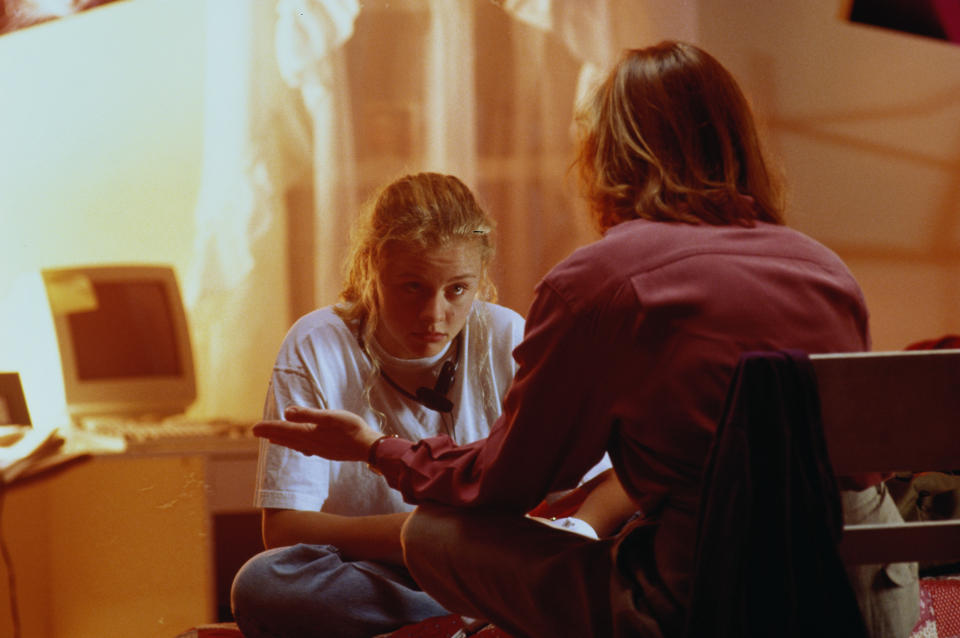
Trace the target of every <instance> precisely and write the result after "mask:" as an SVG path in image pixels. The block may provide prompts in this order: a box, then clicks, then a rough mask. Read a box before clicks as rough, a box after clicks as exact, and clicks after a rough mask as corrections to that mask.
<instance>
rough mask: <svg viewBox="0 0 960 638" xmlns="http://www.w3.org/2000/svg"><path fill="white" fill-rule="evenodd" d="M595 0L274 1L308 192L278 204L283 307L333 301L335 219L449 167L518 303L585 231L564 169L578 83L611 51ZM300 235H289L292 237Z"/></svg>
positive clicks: (337, 266)
mask: <svg viewBox="0 0 960 638" xmlns="http://www.w3.org/2000/svg"><path fill="white" fill-rule="evenodd" d="M608 4H609V3H608V1H607V0H565V1H559V0H558V1H555V2H550V1H547V0H537V1H530V2H526V1H523V0H520V1H506V2H502V3H495V2H491V1H490V0H464V1H457V2H449V1H447V0H368V1H365V2H363V3H362V5H361V4H360V3H358V2H355V1H349V0H326V1H318V0H312V1H311V0H281V2H279V4H278V5H277V33H276V42H277V51H278V60H279V64H280V68H281V71H282V73H283V75H284V78H285V80H286V81H287V82H288V83H289V84H290V85H291V86H292V87H295V88H297V89H299V90H300V92H301V94H302V96H303V102H304V105H305V107H306V110H307V111H308V113H309V116H310V120H311V122H312V132H313V151H312V158H311V161H312V166H313V178H312V197H309V198H305V197H300V198H297V200H296V201H295V202H288V203H289V204H291V205H292V206H293V207H297V206H299V207H301V208H302V207H306V206H309V207H310V208H311V209H312V212H313V215H312V216H309V217H308V216H306V215H303V214H302V213H301V214H298V213H297V212H296V211H292V212H291V215H292V217H291V219H295V220H299V221H296V222H294V226H296V227H299V228H300V229H301V230H302V231H304V232H305V233H306V234H307V235H309V236H310V237H311V238H312V241H311V242H303V241H301V242H300V243H299V244H298V245H297V246H296V247H295V248H294V250H293V252H292V254H291V260H292V263H293V264H294V267H293V268H294V270H298V269H299V270H302V269H303V268H309V269H310V272H311V274H312V275H311V278H310V281H309V282H308V285H301V286H299V288H297V287H295V289H294V291H293V294H295V295H296V297H297V299H296V303H295V311H296V312H305V311H307V310H309V309H310V308H312V307H316V306H319V305H325V304H328V303H331V302H333V301H335V299H336V295H337V293H338V291H339V288H340V276H341V263H342V261H343V259H344V257H345V255H346V250H347V247H348V242H347V239H346V238H347V231H348V228H349V226H350V224H351V222H352V221H353V219H354V218H355V216H356V213H357V211H358V207H359V205H360V204H361V203H362V202H363V201H364V200H366V199H367V198H368V197H369V196H370V195H371V194H372V193H373V192H374V191H375V190H376V189H377V188H378V187H379V186H380V185H382V184H384V183H386V182H389V181H390V180H392V179H394V178H395V177H397V176H399V175H401V174H404V173H408V172H416V171H422V170H430V171H439V172H445V173H452V174H455V175H457V176H458V177H460V178H461V179H463V180H464V181H465V182H466V183H467V184H468V185H469V186H470V187H471V188H473V189H474V191H475V192H476V193H477V194H478V196H479V197H480V199H481V201H482V203H483V204H484V205H485V206H486V207H487V209H488V210H489V211H490V213H491V214H492V215H493V217H494V218H495V219H496V220H497V222H498V231H499V233H498V257H497V261H496V265H495V273H494V274H495V279H496V282H497V284H498V287H499V289H500V299H501V302H502V303H504V304H506V305H509V306H512V307H514V308H516V309H517V310H518V311H520V312H521V313H523V312H525V310H526V307H527V305H528V303H529V301H530V298H531V296H532V291H533V287H534V285H535V283H536V282H537V280H539V278H540V277H541V276H542V275H543V274H544V273H545V272H546V271H547V270H548V269H549V268H550V267H551V266H553V265H554V264H555V263H556V262H557V261H558V260H559V259H561V258H562V257H563V256H565V255H566V254H567V253H568V252H570V250H571V249H573V248H574V247H576V246H578V245H580V244H583V243H585V242H587V241H589V240H591V239H592V238H593V234H592V231H591V230H590V228H589V223H588V221H587V219H586V216H585V214H584V212H583V211H582V210H581V204H580V203H579V202H578V199H577V197H576V196H575V194H574V191H575V183H574V180H573V179H572V175H570V174H569V172H568V167H569V164H570V161H571V159H572V142H573V135H572V117H573V106H574V102H575V100H576V96H577V92H578V86H581V85H582V84H583V82H584V79H585V78H589V77H590V72H591V70H595V69H597V68H602V67H605V66H606V64H607V63H608V62H609V61H610V59H611V58H612V50H611V49H612V44H611V42H612V39H611V38H610V37H609V27H610V15H609V11H608V8H609V7H608ZM301 236H302V234H301ZM301 274H302V273H301Z"/></svg>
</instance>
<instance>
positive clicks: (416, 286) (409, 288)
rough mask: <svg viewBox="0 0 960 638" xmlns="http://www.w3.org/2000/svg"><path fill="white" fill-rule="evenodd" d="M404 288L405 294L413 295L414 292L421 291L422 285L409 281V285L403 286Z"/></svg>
mask: <svg viewBox="0 0 960 638" xmlns="http://www.w3.org/2000/svg"><path fill="white" fill-rule="evenodd" d="M402 287H403V290H404V292H411V293H413V292H419V291H420V284H418V283H417V282H415V281H408V282H407V283H405V284H403V286H402Z"/></svg>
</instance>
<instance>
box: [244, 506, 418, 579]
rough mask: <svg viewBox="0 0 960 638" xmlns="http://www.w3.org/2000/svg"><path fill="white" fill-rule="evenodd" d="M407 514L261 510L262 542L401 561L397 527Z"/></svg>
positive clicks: (394, 561) (353, 556) (348, 557)
mask: <svg viewBox="0 0 960 638" xmlns="http://www.w3.org/2000/svg"><path fill="white" fill-rule="evenodd" d="M407 516H409V513H407V512H396V513H393V514H380V515H374V516H338V515H336V514H328V513H326V512H310V511H300V510H285V509H269V508H268V509H264V510H263V524H262V525H263V543H264V546H265V547H266V548H267V549H270V548H273V547H282V546H286V545H294V544H296V543H310V544H315V545H333V546H335V547H336V548H337V549H339V550H340V552H341V553H342V554H343V556H344V557H345V558H347V559H348V560H378V561H386V562H391V563H395V564H398V565H402V564H403V557H402V552H401V548H400V527H401V526H402V525H403V522H404V521H405V520H407Z"/></svg>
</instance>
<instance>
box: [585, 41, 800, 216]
mask: <svg viewBox="0 0 960 638" xmlns="http://www.w3.org/2000/svg"><path fill="white" fill-rule="evenodd" d="M577 119H578V123H579V124H580V125H581V129H582V131H583V135H582V137H581V140H580V148H579V155H578V157H577V160H576V164H577V165H578V166H579V172H580V178H581V184H582V187H583V192H584V195H585V196H586V199H587V201H588V203H589V204H590V208H591V211H592V212H593V216H594V222H595V224H596V226H597V227H598V228H599V230H600V231H601V232H602V231H605V230H607V229H608V228H610V227H611V226H615V225H616V224H619V223H621V222H624V221H627V220H629V219H635V218H643V219H650V220H654V221H680V222H686V223H692V224H700V223H707V224H715V225H733V224H736V225H743V226H752V225H753V224H754V223H755V222H756V221H766V222H771V223H776V224H780V223H783V222H782V214H781V210H782V206H783V205H782V194H781V188H780V185H779V184H778V183H777V181H776V180H775V179H774V177H773V175H772V173H771V171H770V170H769V169H768V167H767V162H766V161H765V158H764V155H763V152H762V149H761V147H760V141H759V137H758V135H757V131H756V126H755V123H754V119H753V114H752V112H751V110H750V106H749V104H748V103H747V100H746V98H745V97H744V96H743V93H742V92H741V91H740V88H739V86H738V85H737V82H736V80H734V78H733V76H732V75H731V74H730V72H729V71H727V69H725V68H724V67H723V66H722V65H721V64H720V63H719V62H718V61H717V60H716V59H714V58H713V57H712V56H711V55H709V54H708V53H706V52H705V51H703V50H701V49H699V48H697V47H695V46H693V45H690V44H685V43H682V42H662V43H660V44H658V45H656V46H652V47H648V48H645V49H632V50H628V51H625V52H624V54H623V56H622V57H621V59H620V61H619V63H617V65H616V66H615V67H614V68H613V70H612V71H611V72H610V74H609V75H608V77H607V79H606V80H605V81H604V82H603V84H602V85H601V86H600V87H599V88H598V89H597V91H596V92H595V93H594V95H593V96H592V99H590V100H589V101H588V102H586V103H585V104H584V105H583V106H582V108H581V109H580V110H579V111H578V115H577Z"/></svg>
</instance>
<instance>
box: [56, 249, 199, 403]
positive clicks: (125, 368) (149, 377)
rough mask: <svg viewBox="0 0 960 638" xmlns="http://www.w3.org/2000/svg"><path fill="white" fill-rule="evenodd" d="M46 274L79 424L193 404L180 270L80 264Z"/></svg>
mask: <svg viewBox="0 0 960 638" xmlns="http://www.w3.org/2000/svg"><path fill="white" fill-rule="evenodd" d="M42 275H43V282H44V286H45V288H46V292H47V298H48V300H49V302H50V310H51V313H52V315H53V323H54V330H55V332H56V335H57V343H58V345H59V348H60V361H61V364H62V366H63V384H64V390H65V394H66V400H67V410H68V412H69V413H70V416H71V417H72V418H73V419H74V420H75V421H78V422H79V421H81V420H83V419H84V418H85V417H104V416H111V417H114V416H115V417H124V418H127V417H129V418H154V417H163V416H169V415H173V414H177V413H180V412H183V411H184V410H186V409H187V407H188V406H189V405H190V404H191V403H192V402H193V400H194V399H195V398H196V382H195V378H194V367H193V354H192V352H191V347H190V335H189V332H188V324H187V319H186V315H185V313H184V310H183V303H182V301H181V297H180V288H179V286H178V285H177V278H176V275H175V273H174V270H173V268H171V267H170V266H165V265H144V264H131V265H96V266H75V267H70V268H54V269H48V270H44V271H43V272H42Z"/></svg>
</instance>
